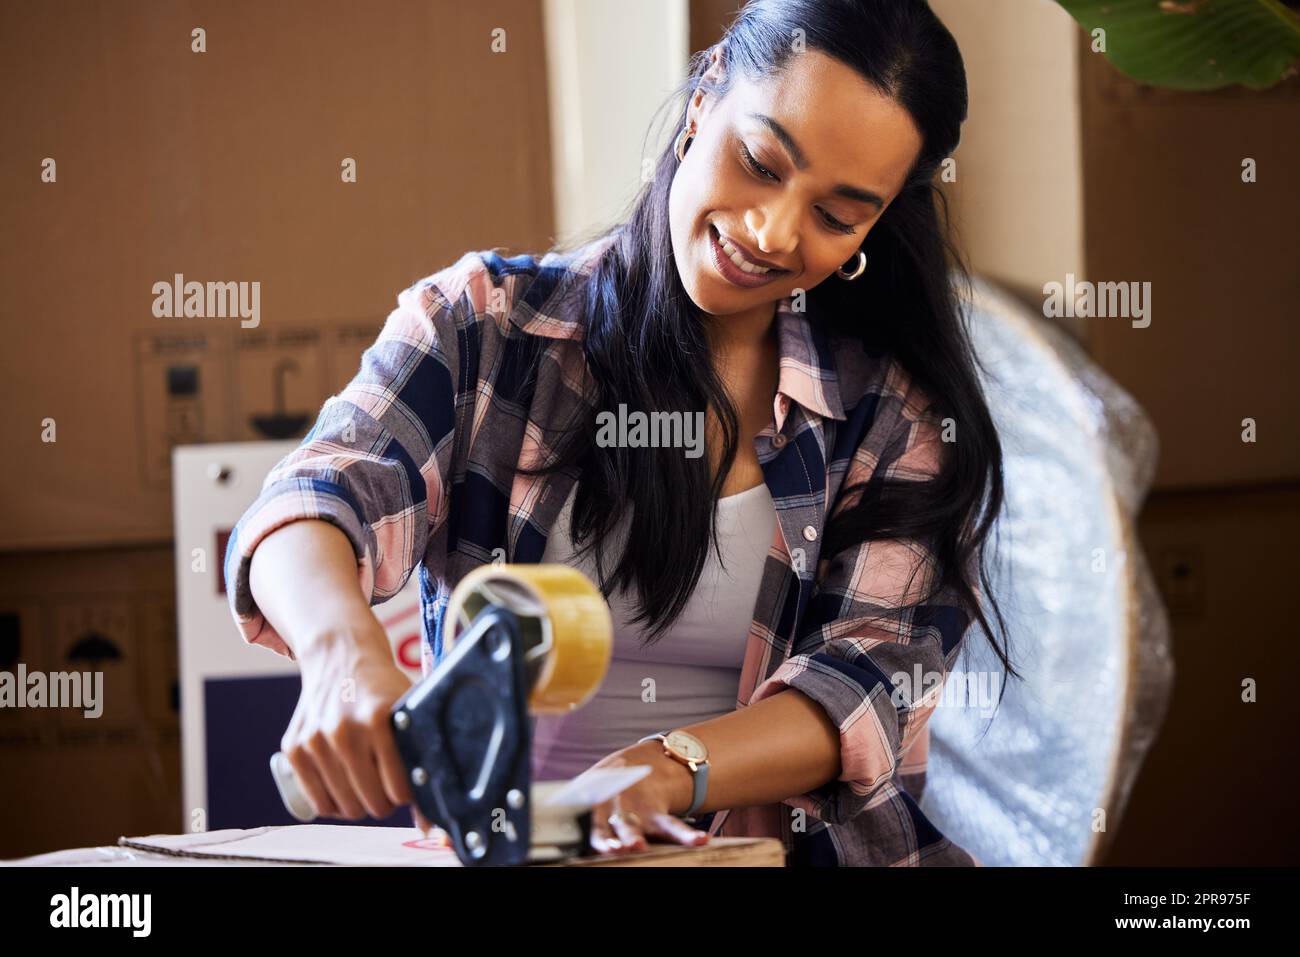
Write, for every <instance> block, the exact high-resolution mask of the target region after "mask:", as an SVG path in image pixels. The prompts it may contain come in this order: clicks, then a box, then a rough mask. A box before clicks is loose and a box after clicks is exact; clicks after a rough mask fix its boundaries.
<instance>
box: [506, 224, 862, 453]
mask: <svg viewBox="0 0 1300 957" xmlns="http://www.w3.org/2000/svg"><path fill="white" fill-rule="evenodd" d="M616 235H617V234H615V235H614V236H605V237H601V238H600V239H598V240H595V241H594V242H591V243H588V244H587V245H584V246H582V247H580V248H578V249H577V250H574V251H572V252H568V253H557V252H548V253H547V254H546V255H545V256H544V257H542V260H541V263H540V267H541V270H542V271H545V270H556V271H558V273H559V274H560V275H559V278H558V281H557V282H549V283H547V282H543V283H541V284H537V283H534V285H535V286H537V285H539V286H540V288H541V289H543V290H546V291H545V292H543V293H542V294H540V295H534V296H533V297H532V299H533V300H534V301H530V296H529V293H530V292H532V291H533V287H530V288H529V289H527V290H525V291H524V295H523V297H522V303H521V306H522V308H516V309H515V310H513V311H512V313H511V319H512V321H513V322H514V323H515V325H517V326H518V327H519V328H520V329H521V330H523V331H524V332H526V333H528V334H529V335H534V336H543V337H545V338H548V339H572V340H581V339H582V324H581V322H580V317H579V314H578V310H577V305H578V303H579V298H578V294H579V292H580V290H581V286H582V280H584V279H586V278H587V277H588V276H590V275H591V273H592V271H593V269H594V268H595V265H596V263H597V261H598V260H599V258H600V256H601V254H602V253H604V251H605V249H606V248H607V247H608V246H609V245H610V243H611V242H613V240H614V238H615V236H616ZM539 278H541V277H539ZM808 301H809V300H808V296H807V295H806V294H805V296H804V304H805V309H804V310H802V311H796V310H795V309H794V305H793V297H792V296H786V297H785V298H784V299H780V300H778V301H777V304H776V313H775V316H774V319H773V321H774V322H775V323H776V326H777V343H778V349H779V354H780V359H779V366H780V370H779V373H778V377H777V387H776V391H777V397H776V400H775V403H774V411H775V413H776V426H777V430H778V431H780V429H781V427H782V425H783V424H784V420H785V416H786V412H787V409H786V403H785V402H783V401H782V396H784V397H786V398H788V399H793V400H794V401H795V402H798V403H799V404H800V405H801V406H803V407H804V408H805V409H807V410H808V411H810V412H815V413H817V414H818V415H820V416H823V417H825V418H831V419H844V418H846V416H845V414H844V405H843V401H842V399H841V397H840V384H839V378H838V376H837V374H836V366H835V350H834V348H833V347H832V344H831V341H830V338H829V337H828V335H827V333H826V330H825V329H823V328H821V326H820V324H819V323H815V322H813V321H812V320H811V319H810V318H809V315H808V312H807V309H806V305H807V303H808Z"/></svg>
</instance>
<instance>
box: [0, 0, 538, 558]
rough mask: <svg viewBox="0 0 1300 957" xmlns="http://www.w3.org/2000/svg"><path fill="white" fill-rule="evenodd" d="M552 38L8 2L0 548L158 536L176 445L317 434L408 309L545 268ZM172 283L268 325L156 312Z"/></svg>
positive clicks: (533, 28)
mask: <svg viewBox="0 0 1300 957" xmlns="http://www.w3.org/2000/svg"><path fill="white" fill-rule="evenodd" d="M196 28H202V29H203V30H205V31H206V33H205V38H206V39H205V42H206V51H205V52H201V53H200V52H194V51H193V50H192V43H193V40H192V38H191V31H192V30H194V29H196ZM494 28H501V29H504V30H505V31H506V34H505V39H506V48H505V51H504V52H494V50H493V49H492V41H493V34H492V31H493V29H494ZM543 40H544V36H543V32H542V19H541V6H540V4H532V3H522V4H521V3H511V2H505V0H496V2H481V3H474V4H458V3H450V2H438V3H427V2H424V0H396V2H393V3H389V4H387V5H386V6H385V9H384V13H383V15H382V16H377V15H376V14H375V11H374V10H372V9H370V8H367V7H365V6H364V5H362V6H359V5H357V4H353V3H347V2H343V0H325V2H317V0H286V2H282V3H273V4H265V3H259V2H251V0H232V2H229V3H222V4H216V5H206V6H204V7H203V8H202V9H196V8H191V7H189V6H187V5H183V4H181V5H178V4H174V3H169V2H166V0H140V2H133V3H130V4H126V5H123V4H118V3H109V2H93V0H92V2H78V3H71V2H50V3H42V4H37V5H30V4H5V5H3V6H0V56H2V57H3V59H4V61H5V64H6V70H7V72H8V73H9V75H10V76H12V77H15V78H19V77H20V78H22V79H21V82H13V83H6V84H3V85H2V86H0V110H2V111H3V114H4V116H5V118H6V137H5V139H6V147H7V148H6V149H5V150H4V151H3V152H0V208H3V209H4V210H5V226H6V228H5V229H4V230H3V231H0V258H3V260H4V262H5V263H6V282H5V283H4V285H3V286H2V287H0V316H3V321H4V328H3V337H4V348H3V349H0V378H2V379H3V381H4V382H5V383H6V401H7V403H8V408H7V410H6V414H5V416H4V417H3V419H0V444H2V445H3V446H4V448H5V449H6V451H7V453H8V455H7V459H8V461H9V463H10V467H9V468H6V469H5V470H4V471H3V473H2V474H0V502H3V503H4V504H3V506H0V508H3V513H2V517H3V521H0V549H8V550H19V549H27V548H56V547H67V546H77V547H80V546H87V545H105V544H126V543H141V542H158V541H165V540H167V539H168V538H169V537H170V535H171V510H170V495H169V469H170V449H171V447H172V446H173V445H179V444H189V443H198V442H216V441H234V440H241V439H250V438H257V437H261V438H283V437H285V436H286V435H301V434H302V433H303V432H304V431H305V428H306V426H307V425H308V424H309V419H311V418H314V416H315V414H316V412H317V411H318V410H319V408H320V405H321V404H322V402H323V401H324V399H325V398H326V397H327V396H328V395H330V394H332V393H333V392H334V391H336V390H337V389H338V387H339V386H340V385H341V384H342V383H343V382H346V381H347V380H348V379H349V378H350V377H351V375H352V373H354V372H355V370H356V367H357V362H358V359H359V357H360V354H361V351H362V349H363V348H364V347H365V345H367V344H368V343H369V342H370V341H372V340H373V339H374V337H375V335H376V334H377V333H378V332H379V329H380V327H381V325H382V322H383V320H384V318H385V317H386V316H387V314H388V313H389V312H390V311H391V310H392V309H393V308H394V307H395V305H396V297H397V294H398V293H399V292H400V291H401V290H403V289H405V288H406V287H408V286H409V285H410V284H411V283H413V282H415V281H416V280H418V279H419V278H421V277H423V276H426V275H428V274H429V273H432V272H434V271H436V270H437V269H439V268H442V267H443V266H446V265H449V264H450V263H451V262H453V261H454V260H455V259H457V258H458V257H459V256H460V255H462V254H463V253H464V252H466V251H468V250H470V249H482V248H490V247H494V246H504V247H506V248H507V250H514V251H522V250H536V249H545V248H547V247H548V246H549V245H550V239H551V236H550V234H551V231H552V229H553V221H554V220H553V212H552V208H551V175H550V172H551V171H550V147H549V133H548V113H547V105H546V95H547V92H546V91H547V84H546V71H545V50H544V44H543ZM46 159H49V160H53V162H54V165H53V166H52V167H50V169H52V172H53V174H54V177H55V178H54V181H53V182H46V181H43V172H44V171H45V169H46V166H45V165H44V161H45V160H46ZM347 160H352V161H355V164H356V181H355V182H351V183H349V182H344V181H343V164H344V163H345V161H347ZM178 275H179V276H180V277H182V283H184V282H199V283H203V284H205V290H206V288H207V287H206V284H208V283H236V284H245V285H243V286H241V287H237V288H240V289H243V290H246V291H248V292H250V294H251V290H252V288H253V287H252V283H258V284H259V285H258V287H257V288H258V290H259V298H258V307H259V309H258V317H259V321H258V323H257V325H256V326H247V325H245V319H244V318H243V317H242V316H241V315H239V314H236V315H233V316H232V315H227V316H219V315H213V316H211V317H205V318H197V317H190V318H162V317H156V316H155V315H154V304H155V299H156V296H155V292H154V285H155V284H156V283H166V284H174V282H175V277H176V276H178ZM251 302H252V300H251V295H250V298H249V304H250V306H251ZM205 308H206V299H205ZM216 311H220V310H214V312H216ZM250 311H251V309H250ZM47 420H48V421H47ZM51 421H52V423H53V438H54V441H52V442H51V441H43V437H44V438H48V437H49V435H48V432H49V425H48V423H49V422H51Z"/></svg>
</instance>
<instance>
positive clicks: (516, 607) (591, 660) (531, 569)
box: [443, 564, 614, 714]
mask: <svg viewBox="0 0 1300 957" xmlns="http://www.w3.org/2000/svg"><path fill="white" fill-rule="evenodd" d="M489 604H496V605H502V606H504V607H506V608H508V609H510V610H511V611H512V612H514V613H515V614H516V615H517V616H518V617H519V619H520V624H521V625H522V626H523V628H524V631H525V634H524V644H525V652H524V656H525V668H526V670H527V672H528V675H529V681H530V684H529V689H530V690H529V695H528V710H529V712H530V713H531V714H562V713H565V712H568V711H571V710H573V709H574V708H577V707H580V706H581V705H583V704H585V703H586V702H587V701H588V700H589V699H590V698H591V696H592V695H594V694H595V693H596V690H597V689H598V688H599V687H600V683H601V681H603V680H604V678H605V673H606V672H607V671H608V670H609V660H610V657H611V655H612V653H613V648H614V624H613V620H612V619H611V617H610V614H609V606H608V605H607V604H606V602H605V596H604V595H602V594H601V593H600V589H599V588H597V587H596V585H595V584H594V583H593V582H592V581H591V580H590V579H589V578H587V576H586V575H584V574H583V573H582V572H580V571H578V570H577V569H575V568H570V567H569V566H567V565H560V564H546V565H532V564H518V565H482V566H480V567H478V568H476V569H474V570H473V571H472V572H470V573H469V574H467V575H466V576H465V577H464V578H462V579H461V580H460V582H459V583H458V584H457V585H456V587H455V588H454V589H453V590H452V593H451V598H450V599H449V601H448V603H447V612H446V616H445V617H444V619H443V643H444V645H445V646H446V648H445V650H450V649H451V648H452V647H454V645H455V641H456V636H457V635H458V634H459V633H460V632H461V631H462V630H463V629H464V628H466V627H468V626H469V624H470V622H472V621H473V620H474V616H475V615H477V614H478V613H479V612H480V611H482V610H483V608H485V607H486V606H488V605H489Z"/></svg>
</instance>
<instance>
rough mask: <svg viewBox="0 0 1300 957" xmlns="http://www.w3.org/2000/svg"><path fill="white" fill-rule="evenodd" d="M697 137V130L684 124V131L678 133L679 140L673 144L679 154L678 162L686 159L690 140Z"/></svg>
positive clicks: (674, 149)
mask: <svg viewBox="0 0 1300 957" xmlns="http://www.w3.org/2000/svg"><path fill="white" fill-rule="evenodd" d="M694 138H695V131H694V129H693V128H692V127H688V126H683V127H682V131H681V132H680V133H678V134H677V140H676V142H675V143H674V144H673V152H674V153H676V154H677V162H679V163H680V162H681V161H682V160H684V159H686V151H687V150H688V149H690V142H691V140H693V139H694Z"/></svg>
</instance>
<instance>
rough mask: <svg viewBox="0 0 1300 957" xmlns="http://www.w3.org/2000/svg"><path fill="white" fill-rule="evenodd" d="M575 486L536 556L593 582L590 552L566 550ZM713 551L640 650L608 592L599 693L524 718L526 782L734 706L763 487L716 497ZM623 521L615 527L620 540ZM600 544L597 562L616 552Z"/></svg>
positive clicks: (764, 520) (563, 774) (627, 608)
mask: <svg viewBox="0 0 1300 957" xmlns="http://www.w3.org/2000/svg"><path fill="white" fill-rule="evenodd" d="M576 494H577V486H576V485H575V486H574V489H573V491H572V492H570V494H569V498H568V501H566V502H565V504H564V508H563V509H562V510H561V512H560V516H559V518H558V519H557V521H556V524H555V527H554V528H553V529H552V532H551V535H550V537H549V538H548V539H547V542H546V550H545V552H544V553H543V555H542V561H543V562H558V563H560V564H564V565H569V566H571V567H575V568H578V569H580V570H582V571H583V572H584V573H585V574H586V575H587V576H588V577H589V578H590V579H591V580H592V581H593V582H597V581H598V578H597V575H596V572H595V567H596V564H595V563H596V556H595V554H594V551H592V552H588V553H587V554H585V555H583V556H582V558H581V559H579V558H577V557H576V556H575V553H574V552H575V550H574V548H573V543H572V541H571V540H570V538H569V516H570V513H571V511H572V508H573V501H574V497H575V495H576ZM717 519H718V522H717V524H718V547H719V549H720V550H721V552H722V557H723V561H724V563H725V566H726V567H725V569H724V568H723V567H722V566H720V565H719V563H718V556H717V555H716V554H715V553H714V551H713V548H712V547H710V548H709V553H708V557H707V559H706V560H705V564H704V568H703V570H702V572H701V574H700V580H699V582H698V584H697V585H696V587H695V591H694V592H692V593H691V597H690V599H689V601H688V602H687V604H686V607H685V608H684V609H683V610H682V614H681V616H680V617H679V618H678V619H677V620H676V621H675V622H674V623H673V625H672V626H671V627H670V628H669V630H668V631H666V632H664V633H663V634H662V635H661V636H660V637H659V639H658V640H657V641H656V642H655V643H654V644H652V645H650V646H649V648H642V647H641V645H642V641H643V639H644V634H643V632H642V630H641V627H642V626H641V625H640V624H638V625H632V624H629V621H630V619H631V618H632V617H633V616H634V615H635V614H636V609H635V600H634V599H635V591H633V593H632V598H631V599H629V597H628V596H627V595H626V594H625V592H624V591H623V590H619V591H616V592H615V593H614V594H613V595H611V596H610V602H609V610H610V617H611V618H612V619H613V623H614V649H613V655H612V659H611V661H610V665H609V671H608V673H607V674H606V675H605V680H604V681H603V682H602V683H601V686H600V690H599V691H597V693H596V694H595V695H594V696H593V697H592V698H591V700H589V701H588V702H587V703H586V704H585V705H584V706H582V707H581V708H578V709H577V710H575V711H571V712H569V713H568V714H563V715H538V716H536V717H535V718H534V719H533V720H534V724H533V750H532V771H533V780H534V781H551V780H559V779H567V778H572V777H575V776H576V775H578V774H581V773H582V772H583V771H585V770H586V769H587V768H589V767H591V765H593V764H595V763H596V762H597V761H599V760H600V759H601V758H604V757H605V756H607V755H609V754H612V753H613V752H615V751H617V750H619V749H620V748H624V747H627V746H628V745H631V744H635V743H636V742H637V740H638V739H640V738H643V737H645V736H646V735H647V734H653V733H654V732H657V731H666V730H670V729H672V728H679V727H682V726H684V725H689V724H694V723H696V722H699V721H705V720H708V719H709V718H715V717H717V716H718V715H721V714H726V713H729V712H731V711H734V710H735V708H736V695H737V693H738V691H739V688H740V669H741V665H742V664H743V662H744V657H745V645H746V642H747V640H748V638H749V630H750V627H751V625H752V624H753V615H754V605H755V603H756V602H757V600H758V589H759V584H760V582H761V581H762V577H763V567H764V565H765V564H766V561H767V552H768V549H769V548H770V547H771V545H772V541H773V537H774V536H775V534H776V525H777V520H776V508H775V506H774V505H773V503H772V495H771V493H770V492H769V491H768V489H767V486H766V485H758V486H755V487H754V488H751V489H746V490H745V491H743V492H739V493H737V494H735V495H728V496H726V497H724V498H722V499H719V501H718V512H717ZM626 525H627V519H624V520H623V522H621V523H620V524H619V526H618V527H617V529H616V530H615V538H616V540H617V541H618V542H620V543H621V542H622V541H623V536H624V535H625V534H626ZM619 554H620V551H619V550H618V549H617V548H606V549H605V563H606V567H607V570H608V567H609V565H610V563H611V562H612V561H613V560H614V559H616V558H617V557H618V555H619Z"/></svg>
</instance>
